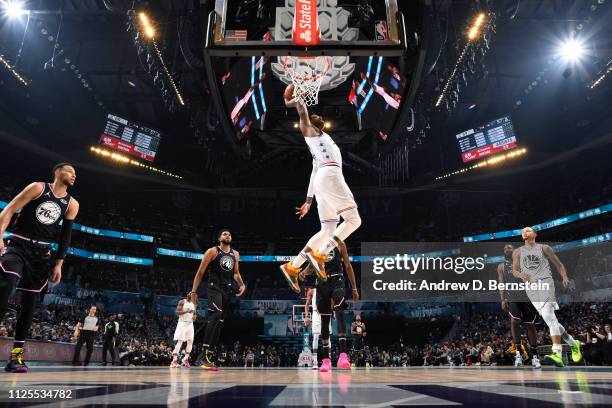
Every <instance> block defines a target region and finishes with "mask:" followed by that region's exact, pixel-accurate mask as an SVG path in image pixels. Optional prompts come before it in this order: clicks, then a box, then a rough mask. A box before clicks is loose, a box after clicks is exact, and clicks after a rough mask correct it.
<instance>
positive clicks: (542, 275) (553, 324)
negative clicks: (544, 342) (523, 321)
mask: <svg viewBox="0 0 612 408" xmlns="http://www.w3.org/2000/svg"><path fill="white" fill-rule="evenodd" d="M536 235H537V234H536V233H535V231H534V230H533V229H532V228H530V227H525V228H523V232H522V237H523V240H524V241H525V245H524V246H522V247H520V248H518V249H515V250H514V252H513V254H512V274H513V275H514V276H516V277H517V278H520V279H522V280H523V281H525V282H530V283H533V284H537V285H534V286H535V287H534V288H529V289H527V291H526V292H527V297H528V298H529V300H530V301H531V303H533V306H534V307H535V308H536V310H537V311H538V313H539V314H540V316H542V319H543V320H544V322H546V325H547V326H548V328H549V330H550V337H551V338H552V342H553V345H552V353H551V354H550V355H548V356H546V357H545V359H549V360H552V362H553V363H554V364H555V365H556V366H559V367H563V365H564V364H563V358H562V350H563V348H562V346H561V338H563V340H564V341H565V342H566V343H567V344H568V345H569V346H570V348H571V350H572V360H573V361H574V362H575V363H577V362H579V361H580V360H581V359H582V353H581V352H580V342H579V341H577V340H574V338H573V337H572V336H571V335H570V334H569V333H568V332H567V331H565V328H564V327H563V326H562V325H561V323H559V321H558V320H557V316H556V315H555V310H558V309H559V305H558V304H557V299H556V296H555V282H554V281H553V277H552V271H551V268H550V263H549V262H552V264H553V265H555V268H556V269H557V271H558V272H559V274H560V275H561V278H562V279H563V287H565V288H567V287H569V279H568V277H567V272H566V270H565V266H564V265H563V263H562V262H561V260H559V258H558V257H557V255H555V253H554V252H553V250H552V248H551V247H550V246H548V245H543V244H536V242H535V239H536Z"/></svg>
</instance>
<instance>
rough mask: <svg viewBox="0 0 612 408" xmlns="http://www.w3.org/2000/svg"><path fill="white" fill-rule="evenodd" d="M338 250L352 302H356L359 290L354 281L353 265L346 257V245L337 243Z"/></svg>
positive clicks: (347, 256)
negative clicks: (349, 286)
mask: <svg viewBox="0 0 612 408" xmlns="http://www.w3.org/2000/svg"><path fill="white" fill-rule="evenodd" d="M338 249H339V250H340V253H341V254H342V263H343V264H344V269H345V270H346V276H347V277H348V280H349V282H350V283H351V292H352V296H353V301H354V302H358V301H359V290H358V289H357V282H356V280H355V271H353V265H351V261H350V259H349V255H348V249H346V244H345V243H344V241H338Z"/></svg>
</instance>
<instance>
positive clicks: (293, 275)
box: [280, 262, 300, 293]
mask: <svg viewBox="0 0 612 408" xmlns="http://www.w3.org/2000/svg"><path fill="white" fill-rule="evenodd" d="M280 270H281V272H282V273H283V276H284V277H285V279H286V280H287V283H288V284H289V287H290V288H291V290H293V291H294V292H295V293H300V284H299V282H298V274H299V273H300V268H295V267H294V266H293V265H291V262H287V263H286V264H284V265H281V266H280Z"/></svg>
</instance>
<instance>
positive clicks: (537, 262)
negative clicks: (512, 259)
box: [519, 244, 552, 282]
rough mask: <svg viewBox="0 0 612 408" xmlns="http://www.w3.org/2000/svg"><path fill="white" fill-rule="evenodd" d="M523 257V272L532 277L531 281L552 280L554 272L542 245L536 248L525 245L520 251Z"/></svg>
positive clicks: (537, 245)
mask: <svg viewBox="0 0 612 408" xmlns="http://www.w3.org/2000/svg"><path fill="white" fill-rule="evenodd" d="M519 251H520V255H521V272H523V273H526V274H527V275H529V276H530V277H531V281H532V282H535V281H537V280H543V279H550V280H552V271H551V269H550V263H549V262H548V258H546V256H545V255H544V251H542V244H535V245H534V246H529V245H524V246H522V247H520V249H519Z"/></svg>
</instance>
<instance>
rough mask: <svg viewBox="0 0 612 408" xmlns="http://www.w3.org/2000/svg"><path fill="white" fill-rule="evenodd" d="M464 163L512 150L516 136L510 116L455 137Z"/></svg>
mask: <svg viewBox="0 0 612 408" xmlns="http://www.w3.org/2000/svg"><path fill="white" fill-rule="evenodd" d="M457 141H458V142H459V148H460V149H461V159H462V160H463V162H464V163H467V162H470V161H472V160H478V159H480V158H483V157H486V156H489V155H491V154H494V153H497V152H501V151H504V150H510V149H514V148H515V147H516V146H517V145H516V135H515V134H514V127H513V126H512V120H511V119H510V116H504V117H503V118H499V119H495V120H492V121H491V122H488V123H486V124H484V125H482V126H479V127H476V128H474V129H469V130H466V131H465V132H461V133H459V134H458V135H457Z"/></svg>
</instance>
